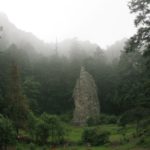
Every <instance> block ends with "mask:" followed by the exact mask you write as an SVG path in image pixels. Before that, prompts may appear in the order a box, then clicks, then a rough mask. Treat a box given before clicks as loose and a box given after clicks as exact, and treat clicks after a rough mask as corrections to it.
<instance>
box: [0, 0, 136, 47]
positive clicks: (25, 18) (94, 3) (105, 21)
mask: <svg viewBox="0 0 150 150" xmlns="http://www.w3.org/2000/svg"><path fill="white" fill-rule="evenodd" d="M0 11H1V12H4V13H5V14H6V15H7V16H8V18H9V19H10V21H11V22H13V23H14V24H15V25H16V26H17V27H18V28H20V29H23V30H25V31H28V32H32V33H33V34H35V35H36V36H37V37H39V38H40V39H42V40H44V41H46V42H54V41H55V39H56V37H57V39H58V41H61V40H63V39H66V38H73V37H78V38H79V39H80V40H90V41H91V42H94V43H98V44H99V45H100V46H101V47H103V48H105V47H106V46H107V45H110V44H112V43H114V42H115V41H117V40H120V39H122V38H124V37H127V38H128V37H130V36H132V35H133V34H134V33H135V27H134V24H133V22H134V16H133V15H131V14H130V11H129V9H128V7H127V0H0Z"/></svg>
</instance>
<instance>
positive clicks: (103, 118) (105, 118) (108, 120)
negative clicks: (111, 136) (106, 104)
mask: <svg viewBox="0 0 150 150" xmlns="http://www.w3.org/2000/svg"><path fill="white" fill-rule="evenodd" d="M116 122H117V117H116V116H114V115H105V114H101V115H100V124H114V123H116Z"/></svg>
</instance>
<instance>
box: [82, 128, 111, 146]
mask: <svg viewBox="0 0 150 150" xmlns="http://www.w3.org/2000/svg"><path fill="white" fill-rule="evenodd" d="M109 134H110V133H109V132H108V131H104V130H102V129H101V128H100V127H88V128H85V129H84V131H83V134H82V141H83V143H90V144H91V145H92V146H98V145H103V144H105V143H107V142H108V139H109Z"/></svg>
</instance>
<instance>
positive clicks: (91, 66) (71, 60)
mask: <svg viewBox="0 0 150 150" xmlns="http://www.w3.org/2000/svg"><path fill="white" fill-rule="evenodd" d="M129 8H130V10H131V12H132V13H135V14H137V16H136V18H135V25H136V27H137V33H136V34H135V35H134V36H133V37H131V38H130V39H129V40H128V41H127V43H126V45H125V48H124V50H123V51H122V52H120V53H121V56H120V58H118V59H116V57H114V58H115V59H114V60H112V61H111V62H110V60H107V57H106V53H105V51H104V50H102V49H101V48H100V47H99V46H98V45H96V44H91V43H89V42H81V41H79V40H77V39H72V40H71V41H69V45H71V46H70V47H69V50H68V52H67V53H66V54H65V53H63V54H62V52H61V48H60V49H59V48H58V47H57V45H56V50H52V49H50V50H51V52H50V53H46V52H45V53H46V55H44V54H43V53H41V54H40V53H39V52H37V51H36V50H35V49H34V47H32V43H30V44H29V43H26V44H25V45H24V44H22V45H19V44H17V43H15V44H10V43H7V40H6V41H5V37H1V38H0V40H3V38H4V40H3V42H1V43H0V114H2V115H3V116H0V132H1V134H0V135H1V137H0V146H1V147H0V148H2V147H3V146H7V144H11V142H12V140H11V139H15V138H14V136H15V134H17V135H19V130H25V131H27V132H29V134H30V136H31V141H32V142H37V143H40V144H46V143H48V142H49V141H50V142H51V143H57V144H58V143H59V144H60V143H62V142H63V141H64V136H65V134H66V130H65V127H64V124H63V123H62V120H63V121H65V122H67V123H70V121H71V117H70V116H72V114H73V110H74V102H73V99H72V94H73V89H74V86H75V83H76V79H77V78H78V76H79V72H80V68H81V66H85V68H86V70H87V71H88V72H89V73H90V74H92V76H93V77H94V79H95V82H96V85H97V91H98V96H99V100H100V105H101V106H100V107H101V113H103V114H106V115H103V114H101V115H100V116H95V118H89V119H88V121H87V124H88V125H89V126H96V125H100V124H112V123H116V122H117V119H118V118H120V119H119V122H118V123H119V125H121V126H123V127H125V126H127V125H128V124H129V123H134V124H136V135H137V136H140V137H141V136H143V135H144V136H147V135H148V136H149V135H150V132H149V131H150V128H149V120H150V118H149V116H150V20H149V18H150V1H149V0H131V1H130V2H129ZM4 28H5V27H4ZM6 32H7V31H6ZM4 41H5V42H4ZM109 49H110V48H109ZM52 51H53V52H52ZM44 112H46V113H44ZM49 114H51V115H49ZM55 115H61V117H60V118H58V116H55ZM4 116H5V117H4ZM6 135H8V136H6ZM107 138H108V133H107V132H104V131H101V130H100V128H87V129H85V131H84V133H83V141H84V142H89V143H91V144H92V145H99V144H104V143H105V142H106V141H107ZM22 139H23V140H25V138H24V137H22ZM31 147H32V146H31Z"/></svg>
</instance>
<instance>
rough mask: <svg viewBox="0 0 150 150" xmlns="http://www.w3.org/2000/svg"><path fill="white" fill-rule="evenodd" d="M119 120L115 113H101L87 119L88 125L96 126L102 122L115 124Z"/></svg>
mask: <svg viewBox="0 0 150 150" xmlns="http://www.w3.org/2000/svg"><path fill="white" fill-rule="evenodd" d="M116 122H117V117H116V116H114V115H106V114H101V115H99V116H95V117H89V118H88V119H87V125H88V126H96V125H101V124H114V123H116Z"/></svg>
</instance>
